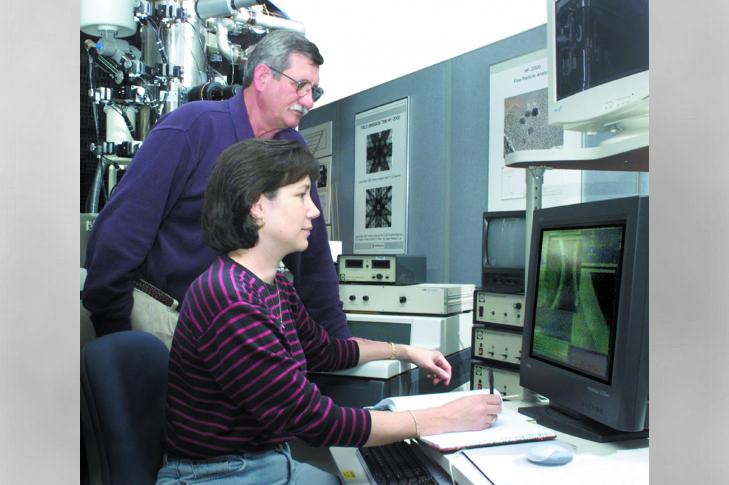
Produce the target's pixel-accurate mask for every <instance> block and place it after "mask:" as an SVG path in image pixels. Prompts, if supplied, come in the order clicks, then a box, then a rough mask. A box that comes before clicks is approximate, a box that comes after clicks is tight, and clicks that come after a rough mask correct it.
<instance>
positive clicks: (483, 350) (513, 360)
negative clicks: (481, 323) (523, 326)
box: [471, 326, 521, 365]
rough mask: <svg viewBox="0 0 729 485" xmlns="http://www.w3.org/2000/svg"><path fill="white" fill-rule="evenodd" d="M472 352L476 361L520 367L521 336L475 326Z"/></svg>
mask: <svg viewBox="0 0 729 485" xmlns="http://www.w3.org/2000/svg"><path fill="white" fill-rule="evenodd" d="M471 352H472V356H473V358H475V359H488V360H496V361H499V362H505V363H508V364H515V365H520V364H521V334H520V333H514V332H508V331H500V330H494V329H491V328H485V327H477V326H474V327H473V338H472V340H471Z"/></svg>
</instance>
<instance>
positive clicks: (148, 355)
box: [81, 331, 169, 485]
mask: <svg viewBox="0 0 729 485" xmlns="http://www.w3.org/2000/svg"><path fill="white" fill-rule="evenodd" d="M168 361H169V351H168V350H167V347H165V345H164V344H163V343H162V341H160V340H159V339H158V338H157V337H155V336H154V335H152V334H149V333H146V332H138V331H126V332H117V333H113V334H109V335H105V336H103V337H100V338H97V339H95V340H92V341H91V342H89V343H88V344H86V345H85V346H83V347H82V348H81V431H82V435H83V440H84V443H85V446H86V456H87V461H88V466H89V479H90V481H91V483H92V484H97V483H99V484H125V485H126V484H135V485H144V484H147V483H149V484H153V483H154V482H155V480H156V478H157V470H158V469H159V466H160V464H161V462H162V453H163V446H164V426H165V396H166V392H167V364H168Z"/></svg>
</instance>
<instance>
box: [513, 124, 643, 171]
mask: <svg viewBox="0 0 729 485" xmlns="http://www.w3.org/2000/svg"><path fill="white" fill-rule="evenodd" d="M648 154H649V149H648V135H647V133H646V135H645V136H644V137H643V136H641V137H637V138H636V139H632V140H629V141H627V142H625V143H604V144H602V145H599V146H596V147H592V148H572V149H562V148H552V149H548V150H520V151H517V152H512V153H509V154H507V155H506V157H505V160H504V164H505V165H506V166H507V167H511V168H529V167H545V168H556V169H566V170H611V171H621V172H648V158H649V156H648Z"/></svg>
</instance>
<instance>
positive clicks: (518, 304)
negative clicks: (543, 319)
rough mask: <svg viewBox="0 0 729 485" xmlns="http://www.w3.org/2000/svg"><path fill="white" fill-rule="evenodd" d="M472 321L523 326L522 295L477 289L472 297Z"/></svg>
mask: <svg viewBox="0 0 729 485" xmlns="http://www.w3.org/2000/svg"><path fill="white" fill-rule="evenodd" d="M473 303H474V308H473V321H474V323H496V324H499V325H509V326H513V327H519V328H521V327H523V326H524V295H510V294H506V293H491V292H487V291H484V290H482V289H477V290H476V291H475V292H474V297H473Z"/></svg>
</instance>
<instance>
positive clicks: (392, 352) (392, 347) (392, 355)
mask: <svg viewBox="0 0 729 485" xmlns="http://www.w3.org/2000/svg"><path fill="white" fill-rule="evenodd" d="M389 344H390V360H395V359H397V347H396V346H395V343H394V342H389Z"/></svg>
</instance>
